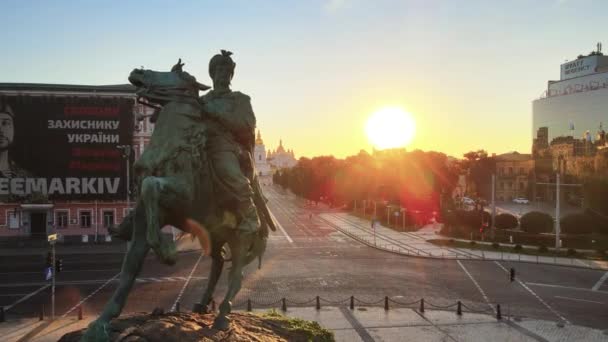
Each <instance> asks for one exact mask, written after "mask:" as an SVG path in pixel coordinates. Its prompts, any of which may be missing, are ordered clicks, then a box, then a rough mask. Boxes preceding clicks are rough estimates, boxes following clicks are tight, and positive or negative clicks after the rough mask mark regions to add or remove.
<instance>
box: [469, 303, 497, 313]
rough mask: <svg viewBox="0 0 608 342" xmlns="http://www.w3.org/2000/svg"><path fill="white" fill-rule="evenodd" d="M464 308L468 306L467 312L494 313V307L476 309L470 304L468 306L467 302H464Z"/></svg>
mask: <svg viewBox="0 0 608 342" xmlns="http://www.w3.org/2000/svg"><path fill="white" fill-rule="evenodd" d="M462 307H463V308H466V309H467V310H468V311H467V312H471V313H482V314H487V313H494V312H495V311H494V308H491V309H485V310H474V309H472V308H470V307H468V306H466V304H464V303H463V304H462Z"/></svg>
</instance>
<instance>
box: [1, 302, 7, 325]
mask: <svg viewBox="0 0 608 342" xmlns="http://www.w3.org/2000/svg"><path fill="white" fill-rule="evenodd" d="M2 322H6V318H4V306H0V323H2Z"/></svg>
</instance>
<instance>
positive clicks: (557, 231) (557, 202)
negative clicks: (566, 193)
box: [536, 172, 583, 250]
mask: <svg viewBox="0 0 608 342" xmlns="http://www.w3.org/2000/svg"><path fill="white" fill-rule="evenodd" d="M555 176H556V177H555V180H556V182H555V183H536V184H538V185H555V196H556V198H555V249H556V250H559V249H560V248H561V244H560V238H559V235H560V233H561V227H560V222H559V221H560V215H561V214H560V187H562V186H582V185H583V184H562V183H561V181H560V174H559V172H558V173H556V175H555Z"/></svg>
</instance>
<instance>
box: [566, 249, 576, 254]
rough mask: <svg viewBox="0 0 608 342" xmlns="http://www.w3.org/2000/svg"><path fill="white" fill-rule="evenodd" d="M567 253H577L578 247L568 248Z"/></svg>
mask: <svg viewBox="0 0 608 342" xmlns="http://www.w3.org/2000/svg"><path fill="white" fill-rule="evenodd" d="M566 253H567V254H568V255H576V249H574V248H568V251H567V252H566Z"/></svg>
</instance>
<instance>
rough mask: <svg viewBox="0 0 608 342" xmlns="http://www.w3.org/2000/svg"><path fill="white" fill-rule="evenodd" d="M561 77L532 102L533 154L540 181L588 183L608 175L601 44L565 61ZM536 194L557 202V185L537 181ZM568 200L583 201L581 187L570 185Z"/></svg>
mask: <svg viewBox="0 0 608 342" xmlns="http://www.w3.org/2000/svg"><path fill="white" fill-rule="evenodd" d="M560 71H561V72H560V79H559V80H556V81H549V82H548V84H547V90H546V91H545V92H544V94H543V96H542V97H541V98H540V99H537V100H535V101H533V103H532V110H533V114H532V115H533V116H532V125H533V134H534V139H533V143H532V155H533V158H534V160H535V176H536V181H537V182H539V183H550V182H555V181H556V176H555V175H556V174H557V173H559V174H560V175H561V180H562V182H569V183H579V184H580V183H584V182H585V180H586V179H588V178H591V177H598V176H599V177H603V176H606V177H608V168H607V167H606V164H607V162H606V161H607V160H608V141H607V137H606V132H605V129H604V127H605V125H606V124H607V123H608V110H607V109H608V56H604V55H603V53H602V52H601V45H600V44H598V49H597V50H596V51H593V52H591V53H590V54H588V55H586V56H584V55H579V56H578V57H577V58H576V59H575V60H573V61H569V62H566V63H564V64H562V65H561V70H560ZM534 193H535V199H538V200H546V201H555V190H554V187H551V186H537V187H536V188H535V190H534ZM562 194H563V197H564V199H565V200H568V201H569V202H571V201H572V202H573V203H580V202H581V201H580V196H581V191H580V188H577V187H567V188H564V189H563V191H562Z"/></svg>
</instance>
